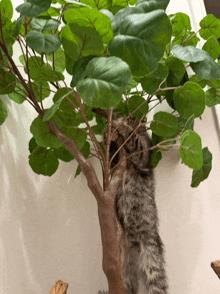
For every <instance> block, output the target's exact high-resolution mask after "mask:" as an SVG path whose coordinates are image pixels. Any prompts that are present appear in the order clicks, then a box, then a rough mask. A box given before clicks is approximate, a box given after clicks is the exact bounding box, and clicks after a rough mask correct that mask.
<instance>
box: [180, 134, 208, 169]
mask: <svg viewBox="0 0 220 294" xmlns="http://www.w3.org/2000/svg"><path fill="white" fill-rule="evenodd" d="M179 153H180V156H181V158H182V161H183V163H184V164H185V165H187V166H189V167H190V168H193V169H200V168H201V167H202V164H203V155H202V141H201V138H200V136H199V135H198V134H197V133H196V132H194V131H192V130H187V131H185V132H184V133H183V134H182V135H181V137H180V148H179Z"/></svg>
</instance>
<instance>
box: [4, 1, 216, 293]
mask: <svg viewBox="0 0 220 294" xmlns="http://www.w3.org/2000/svg"><path fill="white" fill-rule="evenodd" d="M189 1H190V0H189ZM21 2H22V1H21V0H19V1H16V0H14V1H13V3H14V4H17V5H18V4H19V3H21ZM188 3H189V2H188V1H180V0H171V3H170V6H169V13H175V12H177V11H182V12H186V13H191V15H194V17H195V18H196V19H197V18H199V17H200V19H201V18H202V17H203V15H202V13H204V7H203V6H202V5H201V3H200V1H199V0H197V1H195V0H194V1H193V5H192V3H191V5H189V4H188ZM195 12H196V13H195ZM198 21H199V20H198V19H197V20H196V21H194V23H196V22H197V23H198ZM4 101H5V103H6V105H7V108H8V110H9V117H8V118H7V121H6V123H5V124H4V125H3V126H1V128H0V166H1V168H0V179H1V185H0V293H4V294H12V293H13V294H14V293H16V294H30V293H31V294H35V293H36V294H45V293H49V290H50V288H51V286H52V285H53V284H54V283H55V281H57V280H58V279H62V280H63V281H65V282H67V283H69V289H68V293H69V294H95V293H96V292H97V291H98V290H100V289H103V288H106V286H107V283H106V278H105V276H104V274H103V272H102V265H101V264H102V254H101V252H102V247H101V238H100V229H99V225H98V219H97V206H96V202H95V199H94V197H93V196H92V194H91V192H90V191H89V189H88V188H87V186H86V181H85V178H84V176H83V175H80V176H79V177H78V178H77V179H75V180H74V174H75V170H76V166H77V165H76V164H75V163H74V162H70V163H60V166H59V168H58V171H57V172H56V174H55V175H53V176H52V177H51V178H48V177H44V176H38V175H36V174H35V173H34V172H32V170H31V168H30V166H29V164H28V154H29V152H28V141H29V139H30V138H31V134H30V132H29V126H30V123H31V121H32V120H33V118H34V117H35V116H36V114H35V113H34V112H33V111H32V109H31V108H30V107H29V105H26V104H23V105H22V106H19V105H17V104H15V103H13V102H12V101H10V100H9V99H7V98H5V99H4ZM195 130H196V131H197V132H198V133H199V134H200V135H201V137H202V138H203V146H204V147H205V146H209V149H210V150H211V152H212V153H213V159H214V161H213V169H212V172H211V174H210V176H209V179H208V180H206V181H205V182H203V183H202V184H201V185H200V186H199V187H198V188H197V189H192V188H190V182H191V172H190V170H189V169H188V168H187V167H186V166H184V165H182V164H181V163H180V159H179V155H178V153H177V152H175V151H173V152H170V153H168V154H167V156H166V157H165V158H163V160H162V162H161V163H160V164H159V166H158V167H157V168H156V171H155V172H156V183H157V185H156V201H157V206H158V210H159V218H160V233H161V237H162V239H163V241H164V245H165V249H166V260H167V271H168V277H169V285H170V294H209V293H210V294H217V293H219V290H220V285H219V280H218V278H217V276H216V275H215V274H214V272H213V270H212V269H211V267H210V262H211V261H213V260H217V259H220V252H219V251H220V250H219V244H220V236H219V224H220V197H219V193H218V191H219V182H218V181H219V177H220V168H219V166H220V155H219V141H218V137H217V133H216V131H215V128H214V120H213V117H212V113H211V110H210V109H207V110H206V112H205V114H204V115H203V119H202V121H198V122H197V123H196V127H195ZM95 166H96V170H97V172H98V174H99V175H101V173H100V168H99V166H98V165H95Z"/></svg>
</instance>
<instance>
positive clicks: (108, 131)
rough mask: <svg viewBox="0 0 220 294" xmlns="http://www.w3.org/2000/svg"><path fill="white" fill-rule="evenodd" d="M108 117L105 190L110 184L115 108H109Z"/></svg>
mask: <svg viewBox="0 0 220 294" xmlns="http://www.w3.org/2000/svg"><path fill="white" fill-rule="evenodd" d="M107 113H108V118H107V140H106V160H105V162H104V190H105V188H106V187H108V185H109V170H110V163H109V150H110V144H111V129H112V114H113V108H110V109H108V110H107Z"/></svg>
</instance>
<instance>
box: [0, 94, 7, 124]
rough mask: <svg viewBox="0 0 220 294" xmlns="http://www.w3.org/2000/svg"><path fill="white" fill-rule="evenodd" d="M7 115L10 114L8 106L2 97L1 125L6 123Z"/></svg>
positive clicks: (0, 103)
mask: <svg viewBox="0 0 220 294" xmlns="http://www.w3.org/2000/svg"><path fill="white" fill-rule="evenodd" d="M7 116H8V111H7V108H6V106H5V104H4V103H3V101H2V100H1V99H0V125H2V124H3V123H4V121H5V120H6V118H7Z"/></svg>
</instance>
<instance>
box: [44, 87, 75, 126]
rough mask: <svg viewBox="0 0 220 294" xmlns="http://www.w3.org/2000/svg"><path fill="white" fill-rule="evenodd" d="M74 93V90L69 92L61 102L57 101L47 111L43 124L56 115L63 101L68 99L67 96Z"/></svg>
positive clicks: (60, 99)
mask: <svg viewBox="0 0 220 294" xmlns="http://www.w3.org/2000/svg"><path fill="white" fill-rule="evenodd" d="M73 92H74V89H72V90H71V91H69V92H67V93H66V94H64V95H63V96H62V97H61V98H59V100H57V101H56V102H55V103H54V104H53V105H52V106H51V107H50V108H49V109H47V111H46V113H45V115H44V117H43V122H45V121H47V120H49V119H50V118H51V117H52V116H53V115H54V113H55V112H56V111H57V109H58V108H59V106H60V104H61V102H62V101H63V99H64V98H66V97H67V96H69V95H70V94H71V93H73Z"/></svg>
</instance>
